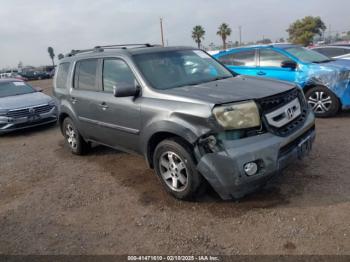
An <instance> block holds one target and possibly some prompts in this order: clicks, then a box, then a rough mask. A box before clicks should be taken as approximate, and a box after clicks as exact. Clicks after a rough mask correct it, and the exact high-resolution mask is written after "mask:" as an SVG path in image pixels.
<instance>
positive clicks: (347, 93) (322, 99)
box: [214, 44, 350, 117]
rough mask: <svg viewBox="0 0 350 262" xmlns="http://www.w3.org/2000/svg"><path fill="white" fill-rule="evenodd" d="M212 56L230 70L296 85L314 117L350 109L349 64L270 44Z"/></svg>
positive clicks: (327, 115) (308, 51) (320, 55)
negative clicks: (300, 89) (302, 92)
mask: <svg viewBox="0 0 350 262" xmlns="http://www.w3.org/2000/svg"><path fill="white" fill-rule="evenodd" d="M214 57H215V58H216V59H218V60H219V61H220V62H221V63H223V64H225V65H226V66H227V67H228V68H229V69H230V70H232V71H234V72H236V73H238V74H242V75H250V76H258V77H268V78H273V79H278V80H283V81H288V82H294V83H296V84H298V85H299V86H300V87H301V88H302V89H303V90H304V93H305V96H306V98H307V101H308V103H309V105H310V106H311V107H312V109H313V111H314V112H315V115H316V116H318V117H329V116H333V115H335V114H336V113H337V112H338V111H339V110H340V109H348V108H350V84H349V82H350V65H349V64H348V61H342V60H334V59H330V58H329V57H327V56H324V55H322V54H320V53H317V52H315V51H312V50H309V49H306V48H304V47H301V46H297V45H290V44H274V45H260V46H250V47H242V48H234V49H231V50H227V51H221V52H220V53H218V54H215V55H214Z"/></svg>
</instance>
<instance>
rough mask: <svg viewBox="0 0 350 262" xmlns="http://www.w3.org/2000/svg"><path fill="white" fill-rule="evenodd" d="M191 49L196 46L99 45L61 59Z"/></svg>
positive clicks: (70, 59) (73, 52) (76, 51)
mask: <svg viewBox="0 0 350 262" xmlns="http://www.w3.org/2000/svg"><path fill="white" fill-rule="evenodd" d="M190 49H191V50H192V49H196V48H194V47H186V46H172V47H163V46H159V45H150V44H140V45H125V46H124V45H115V46H97V47H95V48H92V49H85V50H72V52H71V53H69V54H67V55H66V56H65V57H64V58H63V59H61V60H60V62H68V61H72V60H75V57H79V58H90V57H99V56H100V54H109V55H110V54H118V55H120V54H127V55H138V54H147V53H159V52H167V51H176V50H190Z"/></svg>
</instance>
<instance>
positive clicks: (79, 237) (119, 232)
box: [0, 80, 350, 255]
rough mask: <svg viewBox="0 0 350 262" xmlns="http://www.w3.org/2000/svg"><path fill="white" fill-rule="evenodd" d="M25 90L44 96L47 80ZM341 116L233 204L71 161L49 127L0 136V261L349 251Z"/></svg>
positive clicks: (135, 170)
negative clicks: (176, 193)
mask: <svg viewBox="0 0 350 262" xmlns="http://www.w3.org/2000/svg"><path fill="white" fill-rule="evenodd" d="M32 84H33V85H34V86H40V87H42V88H44V91H45V92H46V93H48V94H51V80H43V81H35V82H33V83H32ZM349 133H350V112H345V113H342V114H340V115H339V116H338V117H336V118H332V119H318V120H317V139H316V143H315V146H314V150H313V152H312V153H311V155H310V157H309V158H308V159H306V161H304V162H298V163H296V164H295V165H294V166H291V167H290V168H289V169H288V170H286V171H285V172H283V174H282V175H281V176H279V177H277V178H276V179H275V180H273V181H271V183H270V184H269V185H268V186H267V187H266V188H265V189H263V190H261V192H258V193H256V194H253V195H251V196H249V197H247V198H245V199H243V200H241V201H240V202H234V201H222V200H220V199H219V197H218V196H217V195H216V194H215V193H214V192H212V191H210V190H209V191H208V193H207V194H205V195H204V196H202V197H201V198H200V199H198V200H197V201H195V202H181V201H178V200H176V199H174V198H172V197H171V196H169V195H168V194H166V193H165V192H164V190H163V189H162V187H161V184H160V182H159V181H158V180H157V178H156V176H155V175H154V173H153V171H152V170H150V169H147V167H146V164H145V161H144V160H143V158H142V157H140V156H134V155H129V154H125V153H122V152H118V151H115V150H111V149H108V148H105V147H101V146H99V147H95V148H94V149H93V150H92V151H91V153H90V154H88V155H87V156H83V157H79V156H73V155H71V154H70V153H69V152H68V150H67V149H66V148H65V147H64V146H63V137H62V135H61V133H60V131H59V129H58V128H57V126H49V127H41V128H35V129H31V130H27V131H22V132H16V133H12V134H8V135H5V136H2V137H0V254H163V255H164V254H208V253H209V254H222V255H226V254H350V172H349V170H350V161H349V156H350V136H349Z"/></svg>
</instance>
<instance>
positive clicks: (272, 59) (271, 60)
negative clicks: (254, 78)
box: [260, 49, 290, 67]
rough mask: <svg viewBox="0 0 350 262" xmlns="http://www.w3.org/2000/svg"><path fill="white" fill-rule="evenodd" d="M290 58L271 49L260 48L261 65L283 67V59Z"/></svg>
mask: <svg viewBox="0 0 350 262" xmlns="http://www.w3.org/2000/svg"><path fill="white" fill-rule="evenodd" d="M288 60H290V58H288V57H287V56H284V55H282V54H280V53H278V52H276V51H274V50H271V49H260V66H261V67H281V63H282V62H283V61H288Z"/></svg>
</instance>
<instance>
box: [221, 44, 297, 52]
mask: <svg viewBox="0 0 350 262" xmlns="http://www.w3.org/2000/svg"><path fill="white" fill-rule="evenodd" d="M298 46H300V45H294V44H289V43H272V44H266V45H247V46H239V47H235V48H231V49H227V50H221V51H220V53H224V52H230V51H232V50H239V49H248V48H261V47H275V48H281V49H286V48H290V47H298Z"/></svg>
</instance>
